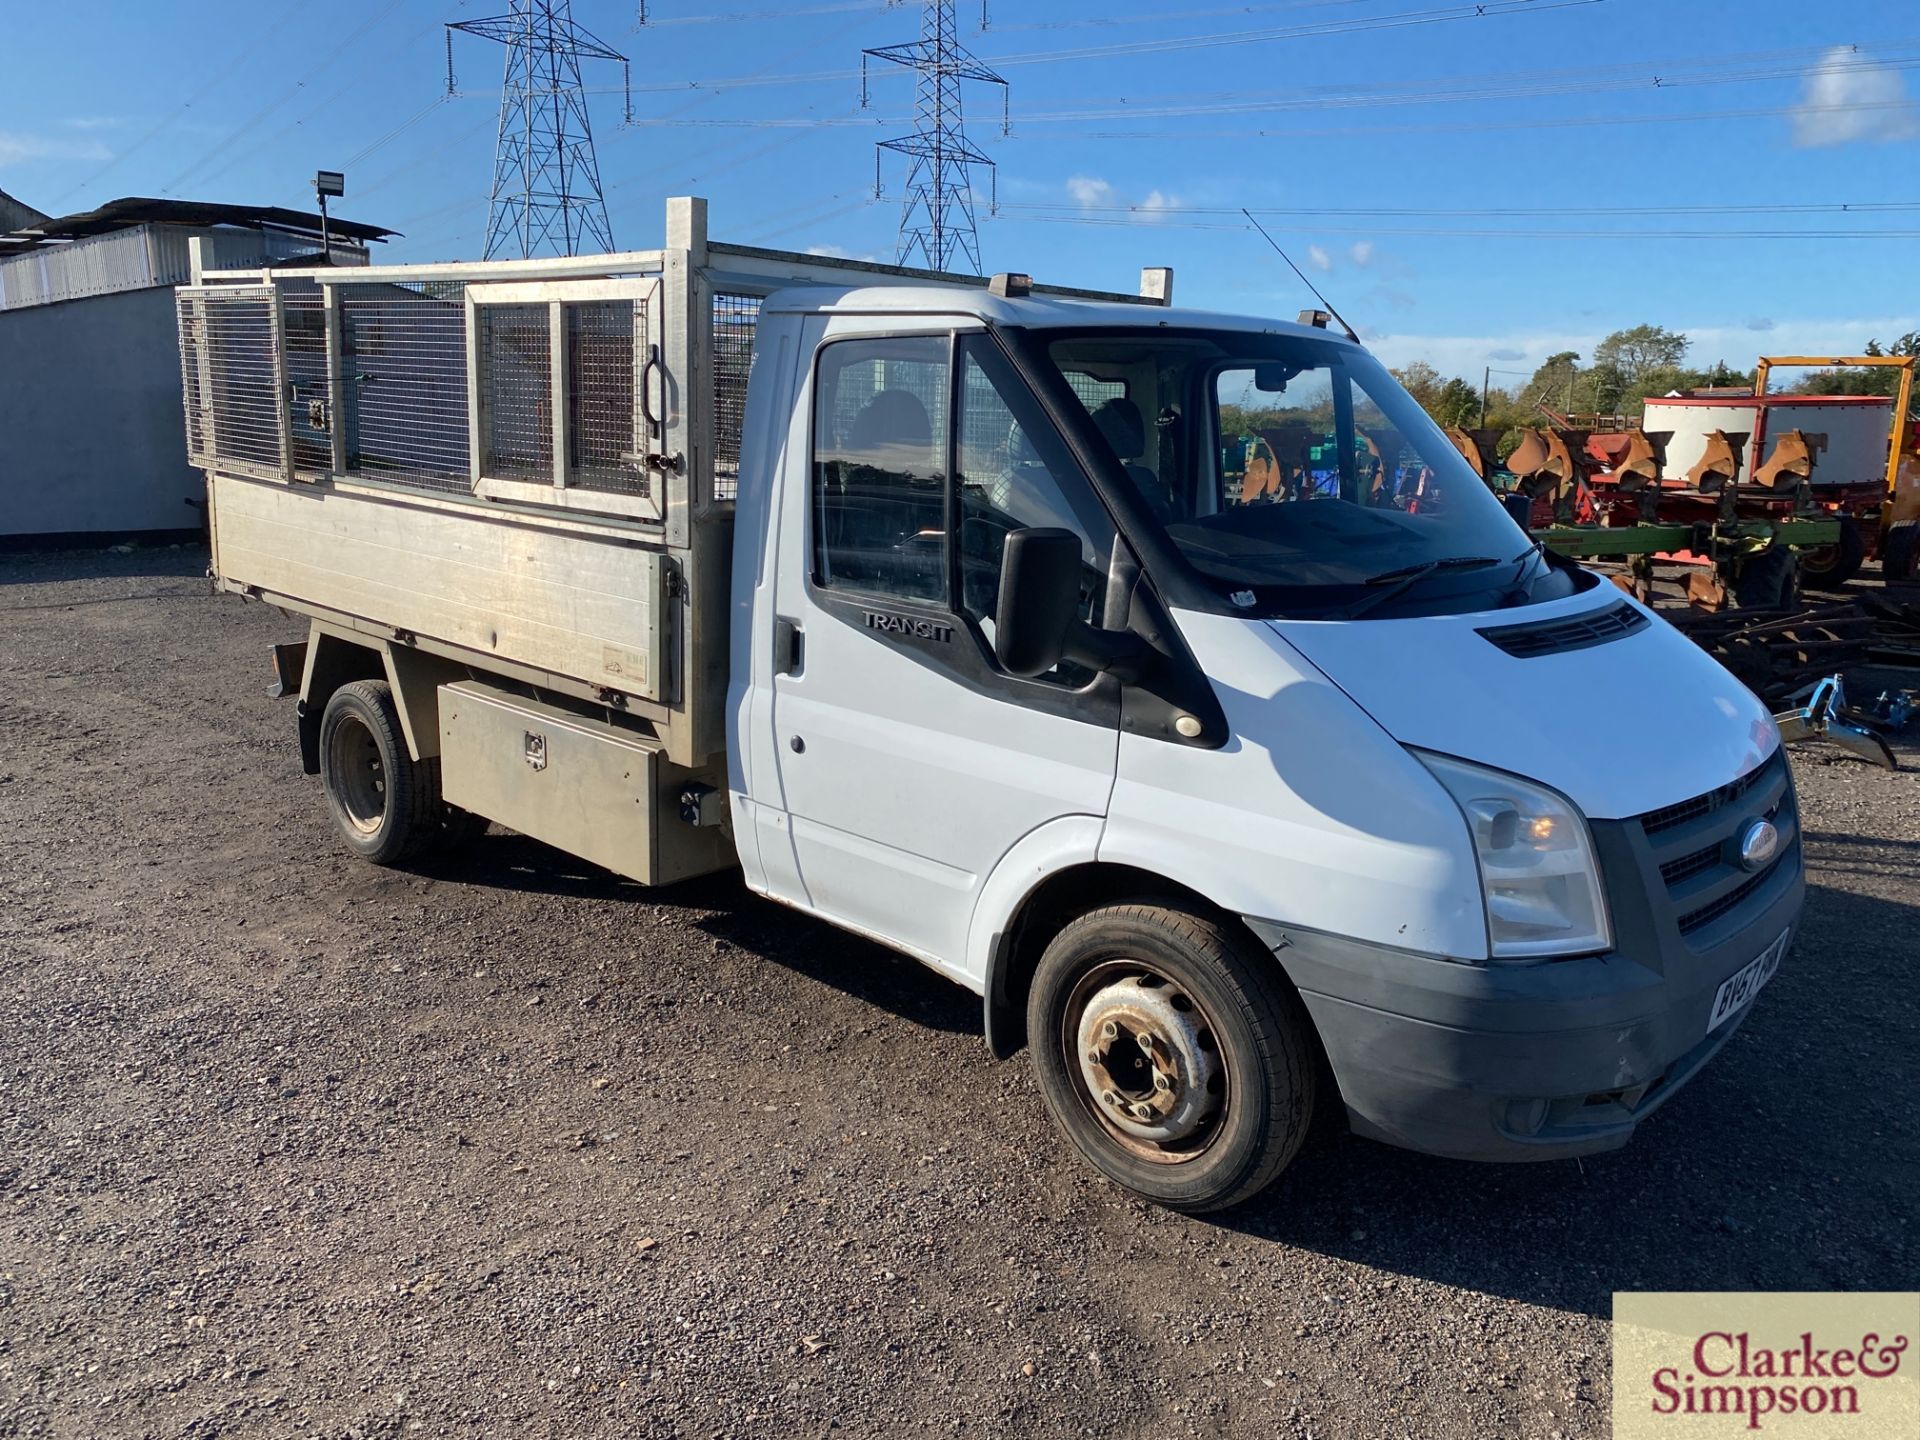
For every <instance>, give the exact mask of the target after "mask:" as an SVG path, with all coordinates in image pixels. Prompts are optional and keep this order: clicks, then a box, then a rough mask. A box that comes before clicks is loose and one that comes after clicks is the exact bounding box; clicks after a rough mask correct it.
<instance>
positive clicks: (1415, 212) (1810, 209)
mask: <svg viewBox="0 0 1920 1440" xmlns="http://www.w3.org/2000/svg"><path fill="white" fill-rule="evenodd" d="M1000 208H1001V209H1002V210H1054V211H1059V210H1067V211H1075V210H1079V211H1094V212H1108V213H1120V214H1132V215H1145V216H1154V217H1157V216H1161V215H1242V214H1248V213H1251V214H1254V215H1282V216H1284V215H1333V216H1369V215H1378V216H1385V217H1388V218H1392V217H1395V216H1421V215H1447V216H1459V217H1461V218H1463V219H1480V218H1486V219H1493V218H1497V217H1500V216H1508V215H1511V216H1516V217H1519V218H1521V219H1533V218H1536V217H1538V216H1539V214H1540V211H1539V210H1538V209H1537V208H1534V209H1527V208H1520V207H1514V208H1507V209H1502V208H1499V207H1495V206H1476V207H1474V208H1471V209H1459V210H1440V209H1435V208H1434V207H1432V206H1426V205H1423V206H1417V207H1416V206H1409V207H1398V208H1396V207H1390V206H1324V205H1320V206H1316V205H1268V206H1260V205H1255V206H1252V207H1250V208H1249V207H1246V206H1240V205H1231V206H1228V205H1219V206H1214V205H1179V204H1167V205H1079V204H1074V203H1072V202H1068V201H1031V200H1029V201H1018V200H1007V201H1003V202H1002V203H1001V205H1000ZM1553 209H1554V213H1555V214H1557V215H1851V214H1870V213H1881V212H1888V211H1913V210H1920V200H1867V201H1827V202H1807V203H1801V204H1785V205H1752V204H1741V205H1555V206H1554V207H1553Z"/></svg>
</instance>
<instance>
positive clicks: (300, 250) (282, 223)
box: [0, 199, 394, 311]
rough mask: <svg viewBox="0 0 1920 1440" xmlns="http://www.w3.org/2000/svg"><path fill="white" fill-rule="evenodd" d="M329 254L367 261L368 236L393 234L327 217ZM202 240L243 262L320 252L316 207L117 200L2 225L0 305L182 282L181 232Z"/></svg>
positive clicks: (226, 261) (209, 252) (224, 257)
mask: <svg viewBox="0 0 1920 1440" xmlns="http://www.w3.org/2000/svg"><path fill="white" fill-rule="evenodd" d="M328 229H329V234H330V237H331V239H332V244H333V260H334V263H335V264H342V263H344V264H349V265H364V264H366V263H367V248H366V242H368V241H371V240H381V239H384V238H386V237H387V236H389V235H391V234H393V233H394V232H393V231H391V230H385V229H382V228H381V227H379V226H377V225H362V224H359V223H357V222H355V221H352V220H333V221H330V222H329V226H328ZM195 236H198V237H200V238H201V239H203V240H204V241H205V242H206V247H207V248H206V258H207V263H208V265H209V266H211V267H215V268H232V269H244V268H246V267H248V266H253V265H263V264H274V263H276V262H278V261H282V260H288V259H291V258H293V257H295V256H305V255H314V254H317V252H318V251H319V248H320V217H319V215H318V214H308V213H307V212H305V211H300V210H282V209H280V208H278V207H277V206H270V205H211V204H203V203H201V202H198V201H189V200H144V199H126V200H115V201H112V202H111V203H109V204H106V205H102V206H101V207H100V208H99V209H97V210H88V211H85V212H83V213H81V214H78V215H68V216H64V217H62V218H60V219H57V220H50V219H46V218H45V217H41V218H40V219H39V220H37V221H33V222H30V223H28V224H25V225H22V226H19V227H17V228H14V229H12V230H10V231H9V232H8V233H6V234H4V235H0V311H6V310H20V309H24V308H26V307H27V306H31V305H51V304H54V303H56V302H58V301H61V300H78V299H84V298H85V297H87V296H90V295H113V294H118V293H120V292H122V291H127V290H146V289H151V288H153V287H155V286H161V285H179V284H183V283H185V281H186V280H187V279H188V276H189V265H188V252H187V242H188V240H190V239H192V238H193V237H195Z"/></svg>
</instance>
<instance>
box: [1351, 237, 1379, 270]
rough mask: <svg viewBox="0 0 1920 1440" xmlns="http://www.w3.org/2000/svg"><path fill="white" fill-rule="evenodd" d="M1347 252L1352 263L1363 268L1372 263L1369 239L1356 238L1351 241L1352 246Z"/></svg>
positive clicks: (1371, 245)
mask: <svg viewBox="0 0 1920 1440" xmlns="http://www.w3.org/2000/svg"><path fill="white" fill-rule="evenodd" d="M1347 254H1348V256H1349V257H1351V258H1352V260H1353V263H1354V264H1356V265H1358V266H1359V267H1360V268H1361V269H1363V270H1364V269H1366V267H1367V266H1369V265H1371V264H1372V263H1373V242H1372V241H1371V240H1356V241H1354V242H1353V248H1352V249H1351V250H1349V251H1347Z"/></svg>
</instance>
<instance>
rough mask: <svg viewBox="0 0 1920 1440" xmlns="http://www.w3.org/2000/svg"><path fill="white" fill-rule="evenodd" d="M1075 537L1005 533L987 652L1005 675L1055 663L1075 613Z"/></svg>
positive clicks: (1027, 673)
mask: <svg viewBox="0 0 1920 1440" xmlns="http://www.w3.org/2000/svg"><path fill="white" fill-rule="evenodd" d="M1080 572H1081V564H1080V537H1079V536H1078V535H1075V534H1074V533H1073V532H1072V531H1071V530H1058V529H1039V528H1033V529H1026V530H1015V531H1012V532H1010V533H1009V534H1008V536H1007V538H1006V542H1005V544H1004V545H1003V546H1002V548H1001V551H1000V594H999V597H998V601H997V603H996V604H995V605H994V607H993V653H994V655H995V656H996V657H997V658H998V659H999V661H1000V664H1001V667H1002V668H1003V669H1005V670H1006V672H1007V673H1008V674H1009V675H1020V676H1024V677H1027V678H1029V679H1031V678H1032V677H1033V676H1036V675H1044V674H1046V673H1047V671H1049V670H1051V669H1053V667H1054V666H1056V665H1058V664H1059V663H1060V661H1061V658H1062V657H1063V656H1064V655H1065V654H1066V650H1067V637H1068V636H1069V635H1070V634H1071V633H1072V631H1073V629H1074V622H1075V621H1076V620H1077V619H1078V618H1079V615H1080Z"/></svg>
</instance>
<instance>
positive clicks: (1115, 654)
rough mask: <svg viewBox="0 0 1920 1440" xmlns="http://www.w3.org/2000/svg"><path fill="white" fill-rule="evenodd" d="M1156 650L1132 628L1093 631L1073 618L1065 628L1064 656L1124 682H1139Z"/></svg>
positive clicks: (1130, 683)
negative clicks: (1070, 623) (1066, 628)
mask: <svg viewBox="0 0 1920 1440" xmlns="http://www.w3.org/2000/svg"><path fill="white" fill-rule="evenodd" d="M1157 654H1158V652H1157V651H1156V650H1155V649H1154V648H1153V646H1151V645H1149V644H1148V643H1147V642H1146V641H1145V640H1143V639H1142V638H1141V637H1140V636H1138V635H1136V634H1134V633H1133V632H1132V631H1131V630H1096V629H1094V628H1093V627H1092V626H1091V625H1089V624H1087V622H1086V621H1084V620H1075V621H1074V622H1073V624H1072V625H1071V626H1070V627H1069V628H1068V630H1067V639H1066V644H1065V645H1064V646H1062V647H1061V655H1062V657H1063V658H1065V659H1068V660H1071V661H1073V663H1074V664H1076V665H1084V666H1086V667H1087V668H1088V669H1089V670H1098V671H1102V672H1104V673H1105V674H1108V675H1111V676H1113V677H1114V678H1115V679H1116V680H1118V681H1120V683H1121V684H1123V685H1138V684H1139V683H1140V679H1141V677H1142V676H1143V675H1145V674H1146V673H1147V670H1148V668H1149V667H1150V666H1151V665H1152V663H1153V660H1154V657H1155V656H1156V655H1157Z"/></svg>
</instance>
